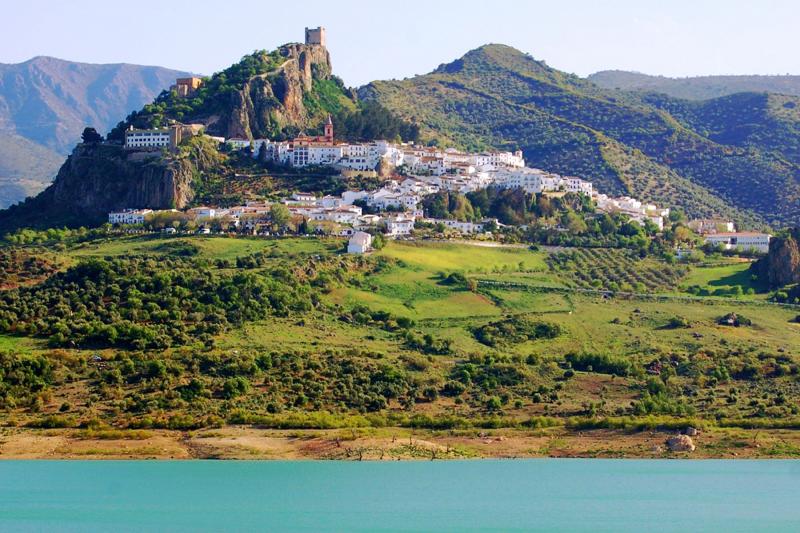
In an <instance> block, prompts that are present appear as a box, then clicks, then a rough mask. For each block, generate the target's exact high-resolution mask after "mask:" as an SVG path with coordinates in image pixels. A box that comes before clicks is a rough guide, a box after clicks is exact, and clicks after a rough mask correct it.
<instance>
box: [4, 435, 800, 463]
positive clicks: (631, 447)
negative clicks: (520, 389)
mask: <svg viewBox="0 0 800 533" xmlns="http://www.w3.org/2000/svg"><path fill="white" fill-rule="evenodd" d="M671 435H672V434H671V433H666V432H659V431H645V432H638V433H626V432H622V431H614V430H593V431H583V432H569V431H567V430H564V429H563V428H552V429H547V430H538V431H522V430H493V431H485V432H479V431H462V432H458V431H455V432H444V431H442V432H433V431H412V430H409V429H402V428H382V429H354V430H350V429H344V430H342V429H337V430H286V431H282V430H264V429H255V428H246V427H225V428H220V429H208V430H200V431H190V432H182V431H167V430H135V431H134V430H102V431H82V430H67V429H64V430H34V429H23V428H3V429H1V430H0V459H296V460H302V459H340V460H410V459H416V460H442V459H478V458H532V457H607V458H612V457H627V458H673V457H675V458H698V459H699V458H757V457H761V458H780V457H800V431H789V430H787V431H780V430H776V431H768V432H767V431H763V430H761V431H758V430H741V429H715V430H711V431H706V432H703V433H701V434H700V435H698V436H696V437H694V443H695V445H696V447H697V448H696V450H695V451H694V452H681V453H677V452H670V451H668V450H667V448H666V446H665V441H666V439H667V438H668V437H669V436H671Z"/></svg>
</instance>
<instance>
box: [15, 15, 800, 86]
mask: <svg viewBox="0 0 800 533" xmlns="http://www.w3.org/2000/svg"><path fill="white" fill-rule="evenodd" d="M317 25H323V26H325V27H326V28H327V30H328V48H329V49H330V51H331V54H332V59H333V67H334V72H335V73H336V74H338V75H339V76H341V77H342V78H343V79H344V81H345V83H347V84H348V85H360V84H363V83H365V82H368V81H370V80H373V79H386V78H403V77H407V76H413V75H414V74H422V73H425V72H428V71H430V70H431V69H433V68H435V67H436V66H437V65H439V64H440V63H445V62H449V61H451V60H453V59H455V58H457V57H460V56H461V55H463V53H464V52H466V51H467V50H470V49H472V48H475V47H477V46H480V45H481V44H485V43H489V42H494V43H504V44H508V45H511V46H514V47H516V48H519V49H520V50H523V51H525V52H528V53H530V54H532V55H533V56H534V57H536V58H537V59H544V60H545V61H547V63H548V64H549V65H551V66H553V67H556V68H559V69H561V70H566V71H569V72H574V73H577V74H579V75H587V74H590V73H592V72H595V71H597V70H604V69H625V70H637V71H640V72H646V73H649V74H663V75H668V76H688V75H699V74H787V73H791V74H800V53H798V33H799V32H800V1H798V0H752V1H744V0H671V1H667V0H664V1H657V0H649V1H648V0H596V1H590V0H547V1H538V0H536V1H521V0H520V1H516V2H515V1H507V0H492V1H488V2H479V1H472V0H460V1H438V2H437V1H434V0H428V1H395V2H386V1H380V0H377V1H373V2H367V1H356V0H353V1H349V0H327V1H326V0H321V1H317V0H300V1H298V0H282V1H280V2H273V1H266V0H251V1H249V2H227V1H225V0H214V1H206V0H160V1H151V0H134V1H132V2H119V1H114V0H71V1H65V0H49V1H48V0H21V1H20V0H0V62H4V63H16V62H20V61H24V60H27V59H29V58H31V57H33V56H36V55H51V56H56V57H60V58H63V59H69V60H74V61H86V62H92V63H117V62H128V63H140V64H147V65H161V66H165V67H172V68H176V69H183V70H190V71H193V72H199V73H203V74H210V73H212V72H214V71H216V70H219V69H220V68H223V67H225V66H227V65H229V64H231V63H233V62H234V61H236V60H237V59H239V58H240V57H241V56H242V55H244V54H246V53H249V52H252V51H253V50H256V49H262V48H266V49H272V48H274V47H276V46H277V45H280V44H283V43H286V42H290V41H301V40H302V39H303V29H304V27H305V26H317Z"/></svg>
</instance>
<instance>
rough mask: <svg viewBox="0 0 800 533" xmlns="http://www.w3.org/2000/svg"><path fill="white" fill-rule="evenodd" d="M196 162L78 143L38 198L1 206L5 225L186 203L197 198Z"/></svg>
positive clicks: (89, 220)
mask: <svg viewBox="0 0 800 533" xmlns="http://www.w3.org/2000/svg"><path fill="white" fill-rule="evenodd" d="M196 171H197V162H196V161H195V160H194V159H192V158H188V157H183V158H181V157H173V156H169V157H162V156H161V155H160V154H146V153H128V152H126V151H125V150H124V149H123V148H121V147H119V146H108V145H84V144H79V145H78V146H77V147H76V148H75V149H74V150H73V152H72V154H70V156H69V157H68V158H67V160H66V162H65V163H64V165H63V166H62V167H61V169H60V170H59V172H58V175H57V176H56V178H55V180H54V181H53V183H52V184H51V185H50V186H49V187H48V188H47V189H45V190H44V191H43V192H42V193H41V194H39V195H38V196H37V197H36V198H33V199H29V200H27V201H26V202H24V203H22V204H19V205H17V206H13V207H12V208H10V209H8V210H6V211H3V212H0V229H12V228H13V227H18V226H23V225H24V226H32V227H47V226H53V225H58V224H65V225H94V224H99V223H102V222H105V220H106V218H107V214H108V212H109V211H113V210H118V209H124V208H139V207H149V208H162V209H164V208H173V207H175V208H181V207H185V206H186V205H187V204H188V203H189V202H190V201H191V199H192V196H193V193H192V186H191V185H192V180H193V176H194V175H195V173H196Z"/></svg>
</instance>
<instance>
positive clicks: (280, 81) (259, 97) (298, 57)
mask: <svg viewBox="0 0 800 533" xmlns="http://www.w3.org/2000/svg"><path fill="white" fill-rule="evenodd" d="M280 53H281V55H282V56H283V57H285V58H286V60H285V61H284V63H283V64H282V65H281V66H280V67H278V68H277V69H275V70H274V71H273V72H269V73H267V74H262V75H259V76H255V77H253V78H251V79H250V80H249V81H248V82H247V83H246V84H245V86H244V87H243V88H242V89H241V90H239V91H237V92H235V93H232V95H231V106H230V111H229V112H227V113H226V116H221V117H215V118H216V120H214V121H213V123H211V124H209V126H208V127H209V131H211V132H213V133H216V134H219V135H223V136H225V137H239V138H245V139H247V138H260V137H270V138H274V137H275V136H276V135H277V133H278V132H280V131H281V129H283V128H285V127H286V126H294V127H296V128H298V129H303V128H306V127H308V126H309V125H310V124H309V118H310V117H309V110H308V109H307V108H306V106H305V103H304V101H303V95H304V94H305V93H307V92H309V91H311V89H312V87H313V84H314V80H327V79H330V77H331V72H332V69H331V59H330V54H329V53H328V51H327V49H325V47H323V46H317V45H302V44H288V45H285V46H283V47H281V48H280Z"/></svg>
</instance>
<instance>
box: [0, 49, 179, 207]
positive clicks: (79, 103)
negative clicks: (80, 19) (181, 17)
mask: <svg viewBox="0 0 800 533" xmlns="http://www.w3.org/2000/svg"><path fill="white" fill-rule="evenodd" d="M186 75H188V74H187V73H186V72H182V71H177V70H172V69H167V68H162V67H155V66H141V65H131V64H127V63H116V64H90V63H79V62H74V61H65V60H62V59H56V58H54V57H46V56H39V57H35V58H33V59H30V60H28V61H25V62H23V63H16V64H4V63H0V135H3V138H7V137H8V136H9V135H11V136H15V137H14V139H15V142H14V146H15V150H19V151H21V152H22V153H18V154H16V156H15V157H14V158H4V160H3V161H2V162H0V207H4V206H6V205H8V204H10V203H13V202H15V201H18V200H21V199H23V198H24V196H21V195H22V194H31V193H36V192H39V190H41V188H38V187H36V186H35V184H36V183H41V184H44V185H46V184H47V183H49V181H50V180H51V179H52V178H53V176H55V173H56V172H57V171H58V165H59V164H60V162H61V161H63V156H65V155H66V154H68V153H69V152H70V151H71V150H72V147H73V146H74V145H75V143H76V142H78V141H79V140H80V134H81V131H83V128H84V127H86V126H92V127H94V128H96V129H97V130H98V131H100V132H107V131H108V130H110V129H111V128H112V127H113V126H114V125H115V124H116V123H117V122H118V121H119V120H120V119H121V118H122V117H124V116H125V115H126V114H128V113H129V112H130V111H132V110H134V109H138V108H140V107H141V106H142V105H143V104H145V103H147V102H150V101H152V100H153V98H154V97H155V96H157V95H158V94H159V93H160V92H161V91H162V90H163V89H166V88H168V87H169V85H170V84H172V83H174V81H175V78H177V77H182V76H186ZM20 138H23V139H27V140H28V141H31V143H33V145H32V144H29V143H25V142H21V141H20ZM34 145H39V146H40V147H41V149H39V148H37V147H35V146H34ZM43 154H47V155H43ZM56 154H60V155H61V156H62V157H61V161H59V162H58V163H54V161H55V160H56V157H55V156H56ZM0 156H2V155H1V154H0ZM36 161H38V164H34V163H35V162H36ZM17 163H19V164H21V166H16V165H17ZM23 182H24V183H23ZM42 188H43V187H42Z"/></svg>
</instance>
